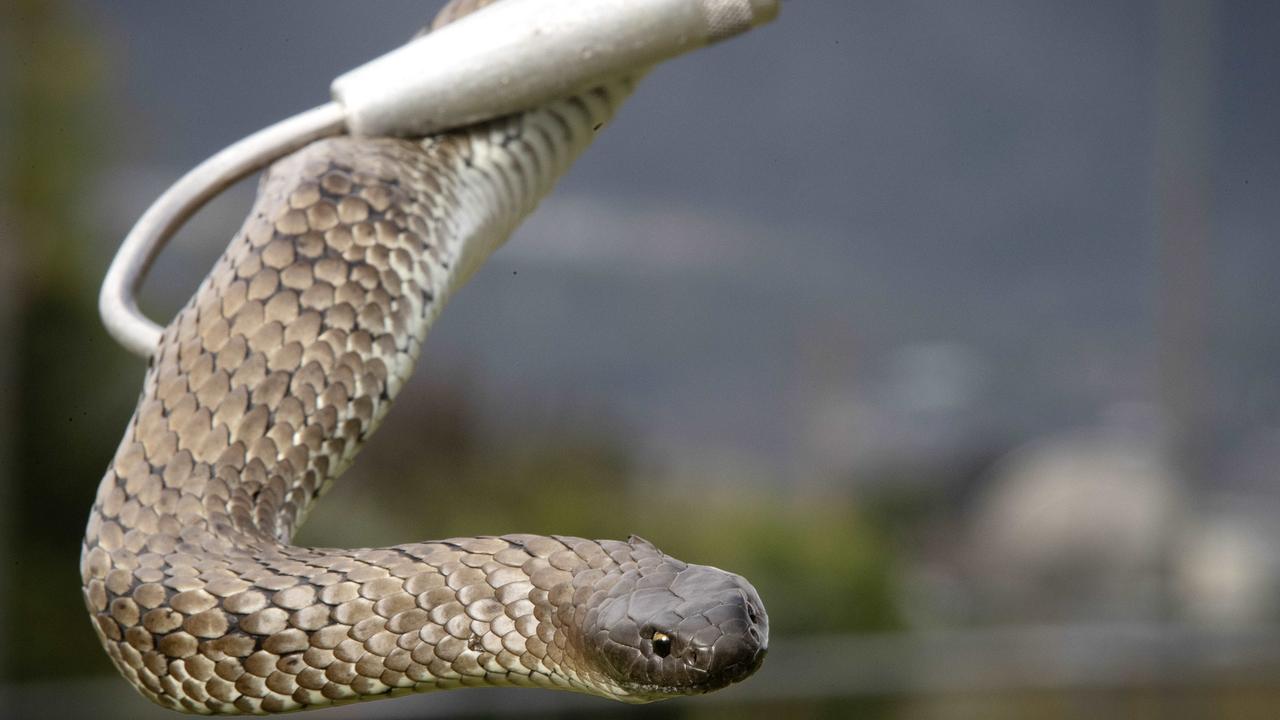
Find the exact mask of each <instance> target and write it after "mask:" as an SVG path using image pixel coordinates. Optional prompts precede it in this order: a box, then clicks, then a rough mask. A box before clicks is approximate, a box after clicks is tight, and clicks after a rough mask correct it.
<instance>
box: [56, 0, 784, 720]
mask: <svg viewBox="0 0 1280 720" xmlns="http://www.w3.org/2000/svg"><path fill="white" fill-rule="evenodd" d="M489 2H491V0H453V1H452V2H450V3H449V4H447V5H446V6H445V7H444V8H443V9H442V10H441V11H440V13H439V14H438V15H437V17H436V19H435V21H434V22H433V23H432V25H431V26H430V27H431V28H438V27H440V26H442V25H444V24H446V23H448V22H451V21H453V20H455V19H457V18H459V17H462V16H464V15H466V14H467V13H470V12H473V11H476V10H478V9H479V8H481V7H483V6H484V5H487V4H489ZM638 76H639V73H637V74H635V75H634V76H630V77H621V78H617V79H614V80H609V81H607V82H603V83H602V84H600V85H599V86H598V87H594V88H591V89H589V90H587V91H584V92H581V93H578V94H577V95H574V96H572V97H568V98H565V99H562V100H557V101H554V102H549V103H546V104H544V105H542V106H539V107H537V108H534V109H531V110H528V111H525V112H521V113H517V114H514V115H510V116H506V117H502V118H499V119H496V120H491V121H488V122H485V123H481V124H477V125H473V126H468V127H465V128H461V129H457V130H453V131H449V132H446V133H441V134H435V135H431V136H428V137H420V138H410V139H404V138H401V139H396V138H356V137H351V136H335V137H331V138H327V139H324V140H319V141H316V142H313V143H312V144H310V145H308V146H306V147H304V148H302V149H301V150H298V151H296V152H295V153H293V154H291V155H289V156H286V157H284V158H282V159H280V160H279V161H277V162H275V163H274V164H273V165H272V166H271V167H270V168H269V169H268V170H267V171H266V172H265V173H264V175H263V177H262V179H261V181H260V182H259V187H258V194H257V197H256V199H255V201H254V204H253V207H252V209H251V210H250V213H249V216H248V217H247V219H246V220H245V222H244V224H243V225H242V227H241V228H240V230H239V231H238V232H237V233H236V234H235V235H234V236H233V237H232V239H231V241H230V244H229V245H228V247H227V249H226V251H225V252H224V254H223V255H222V256H221V257H220V258H219V259H218V260H217V261H216V262H215V264H214V265H213V267H212V269H211V271H210V272H209V274H208V275H207V276H206V277H205V279H204V280H203V281H202V282H201V284H200V285H199V287H198V289H197V291H196V293H195V294H194V295H193V297H192V298H191V299H190V300H189V301H188V302H187V303H186V305H185V306H183V307H182V308H181V309H180V310H179V311H178V312H177V314H176V315H175V317H174V318H173V320H172V321H171V322H170V323H169V325H168V326H167V327H166V328H165V329H164V332H163V334H162V336H161V339H160V342H159V345H158V346H157V347H156V348H155V350H154V352H153V353H152V355H151V357H150V359H149V362H148V366H147V369H146V373H145V378H144V381H143V388H142V391H141V394H140V398H139V401H138V405H137V408H136V410H135V412H134V415H133V417H132V419H131V420H130V422H129V424H128V426H127V428H126V431H125V434H124V437H123V439H122V440H121V443H120V445H119V448H118V450H117V451H116V453H115V455H114V456H113V458H112V459H111V461H110V463H109V467H108V469H107V471H106V473H105V476H104V477H103V479H102V482H101V484H100V485H99V487H98V492H97V496H96V499H95V501H94V504H93V508H92V510H91V512H90V516H89V521H88V526H87V528H86V531H85V536H84V542H83V545H82V550H81V556H80V569H81V577H82V582H83V585H82V590H83V596H84V600H85V604H86V606H87V608H88V611H89V615H90V618H91V620H92V626H93V628H94V630H95V631H96V634H97V636H98V638H99V639H100V640H101V642H102V645H103V647H104V648H105V650H106V652H107V655H108V656H109V657H110V659H111V661H112V662H113V663H114V665H115V667H116V668H117V669H118V670H119V672H120V673H121V674H122V675H123V676H124V678H125V679H126V680H127V681H128V682H129V683H130V684H131V685H132V686H133V687H134V688H136V689H137V690H138V691H139V692H140V693H141V694H142V695H144V696H145V697H147V698H149V699H150V700H152V701H154V702H156V703H158V704H160V705H162V706H165V707H167V708H171V709H174V710H179V711H184V712H190V713H199V714H243V713H250V714H268V713H274V712H282V711H290V710H301V709H309V708H316V707H322V706H326V705H332V704H337V703H347V702H353V701H357V700H366V699H374V698H381V697H390V696H399V695H404V694H408V693H414V692H422V691H430V690H445V689H452V688H460V687H476V686H516V687H543V688H559V689H565V690H571V691H577V692H581V693H587V694H591V695H597V696H603V697H607V698H613V699H616V700H622V701H627V702H649V701H653V700H659V699H664V698H669V697H675V696H681V695H692V694H699V693H704V692H708V691H712V690H716V689H719V688H723V687H725V686H727V685H729V684H731V683H734V682H737V681H739V680H742V679H744V678H746V677H747V676H749V675H750V674H752V673H753V672H754V671H755V670H756V669H757V668H759V667H760V665H761V663H762V662H763V660H764V656H765V654H766V652H767V650H768V636H769V628H768V617H767V614H766V612H765V609H764V605H763V603H762V601H761V599H760V596H759V594H758V593H757V591H756V590H755V589H754V588H753V587H752V585H751V584H750V583H749V582H748V581H747V580H746V579H744V578H743V577H741V576H739V575H737V574H734V573H730V572H727V571H724V570H720V569H718V568H714V567H711V566H705V565H696V564H689V563H685V562H683V561H681V560H678V559H676V558H674V557H671V556H669V555H666V554H665V553H663V552H662V551H661V550H659V549H658V548H657V547H655V546H654V545H653V544H652V543H650V542H648V541H646V540H644V539H642V538H640V537H638V536H635V535H632V536H630V537H629V538H628V539H626V540H588V539H583V538H577V537H569V536H561V535H551V536H543V535H531V534H508V535H501V536H478V537H463V538H451V539H445V540H436V541H429V542H420V543H410V544H404V545H396V546H393V547H384V548H358V549H337V548H322V547H301V546H297V545H293V544H291V542H290V538H291V537H292V535H293V533H294V531H295V530H296V529H297V528H298V527H299V525H300V524H301V523H302V521H303V519H304V518H305V516H306V514H307V511H308V509H309V508H310V507H311V506H312V504H313V501H315V500H316V499H317V498H318V497H319V496H320V495H321V494H322V493H323V492H324V491H325V490H326V489H327V488H328V487H330V486H331V485H332V483H333V481H334V480H335V478H336V477H337V476H338V475H340V474H341V473H342V471H343V470H344V469H345V468H347V467H348V466H349V465H350V464H351V462H352V461H353V459H354V456H355V455H356V453H357V451H358V450H359V449H360V447H361V446H362V444H363V443H364V441H365V440H366V439H367V438H368V437H369V435H370V434H371V433H372V432H374V430H375V429H376V428H377V427H378V425H379V424H380V422H381V421H382V419H383V417H384V416H385V415H386V413H387V411H388V409H389V408H390V406H391V403H392V400H393V399H394V398H395V396H396V394H397V393H398V392H399V390H400V389H401V388H402V387H403V386H404V384H405V382H406V380H407V378H408V376H409V374H410V372H411V370H412V369H413V366H414V364H415V361H416V359H417V357H418V355H419V351H420V346H421V343H422V340H423V338H424V336H425V334H426V332H427V330H428V329H429V327H430V326H431V325H432V322H433V321H434V320H435V318H436V317H437V316H438V314H439V313H440V311H441V308H442V307H443V306H444V304H445V302H446V301H447V300H448V298H449V297H450V296H451V295H452V294H453V293H454V292H455V291H456V290H457V288H458V287H460V286H461V285H462V284H463V283H464V282H465V281H466V279H467V278H468V277H469V276H470V275H471V274H472V273H473V272H474V271H475V270H476V268H477V267H478V266H479V264H480V263H481V262H482V261H483V260H484V259H485V258H486V257H487V256H488V255H489V254H490V253H491V252H492V251H493V250H495V249H496V248H497V247H499V246H500V245H502V244H503V242H505V240H506V238H507V236H508V235H510V233H511V232H512V231H513V230H514V229H515V227H516V226H517V225H518V224H519V222H520V221H521V219H522V218H524V217H525V216H527V215H528V214H529V213H530V212H532V211H533V209H534V207H535V206H536V205H537V203H538V202H539V200H540V199H541V198H542V197H543V196H545V195H546V194H547V193H548V192H550V190H551V188H552V187H553V186H554V184H555V182H556V180H557V179H558V178H559V177H560V176H561V175H562V174H563V173H564V172H565V171H566V169H567V167H568V166H569V164H570V163H571V162H572V161H573V160H574V159H575V158H576V157H577V156H578V155H579V154H580V153H581V152H582V150H583V149H584V148H585V147H586V146H587V145H588V144H589V143H590V142H591V140H592V139H593V138H594V136H595V135H596V134H597V133H598V131H599V130H600V129H601V128H602V127H603V126H604V125H605V124H606V123H607V122H608V121H609V120H610V119H611V118H612V116H613V114H614V112H615V110H616V109H617V107H618V105H619V104H620V103H621V102H622V101H623V100H624V99H625V98H626V97H627V96H628V95H629V94H630V92H631V91H632V89H633V88H634V86H635V83H636V81H637V78H638ZM390 500H393V499H390ZM439 510H440V511H441V512H448V508H447V507H443V508H439Z"/></svg>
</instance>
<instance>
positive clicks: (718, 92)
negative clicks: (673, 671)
mask: <svg viewBox="0 0 1280 720" xmlns="http://www.w3.org/2000/svg"><path fill="white" fill-rule="evenodd" d="M441 4H442V3H441V2H407V1H403V0H397V1H394V2H393V1H390V0H384V2H380V3H376V4H364V3H360V4H355V3H341V2H336V1H325V2H313V1H307V2H303V1H301V0H290V1H288V2H273V3H262V4H256V3H255V4H250V3H203V4H195V3H169V2H162V1H160V0H151V1H142V0H113V1H112V2H90V1H88V0H7V2H5V3H3V5H0V82H2V83H3V85H0V715H3V716H6V717H7V716H13V717H34V716H46V717H47V716H57V715H59V714H66V715H80V714H81V713H84V712H88V711H90V710H91V711H92V712H93V713H94V715H95V716H97V717H121V718H124V717H129V718H147V717H165V716H167V715H166V714H165V713H164V711H161V710H159V709H158V708H154V707H152V706H150V705H149V704H148V703H147V702H146V701H145V700H143V699H142V698H141V697H140V696H138V695H136V694H135V693H133V692H132V691H131V690H129V688H128V687H127V686H126V685H125V684H124V683H123V682H122V681H120V680H119V678H118V677H116V676H115V674H114V671H113V669H112V668H111V666H110V665H109V663H108V661H107V658H106V656H105V654H104V653H103V652H102V651H101V649H100V647H99V646H98V643H97V641H96V639H95V638H94V636H93V633H92V632H91V630H90V627H89V623H88V621H87V617H86V614H85V611H84V608H83V604H82V601H81V598H80V591H79V577H78V572H77V561H78V552H79V543H80V538H81V535H82V532H83V526H84V522H85V519H86V517H87V512H88V509H89V506H90V504H91V502H92V498H93V496H94V492H95V489H96V486H97V483H98V481H99V479H100V477H101V474H102V472H103V469H104V468H105V466H106V463H107V461H108V459H109V457H110V456H111V454H112V453H113V451H114V448H115V445H116V443H117V442H118V439H119V437H120V434H121V433H122V432H123V429H124V427H125V424H126V423H127V421H128V418H129V415H130V413H131V411H132V406H133V403H134V402H135V400H136V397H137V392H138V389H139V387H140V381H141V377H142V372H143V364H142V362H141V361H139V360H137V359H136V358H133V357H131V356H128V355H127V354H126V353H125V352H124V351H123V350H121V349H120V348H119V347H118V346H117V345H115V343H113V342H112V341H111V340H110V339H109V338H108V337H107V336H106V334H105V333H104V331H103V330H102V327H101V325H100V323H99V321H98V318H97V315H96V312H95V297H96V292H97V287H98V283H99V282H100V280H101V278H102V275H103V273H104V271H105V269H106V265H107V263H108V261H109V259H110V257H111V255H112V253H113V252H114V250H115V247H116V245H117V243H118V242H119V240H120V239H121V238H122V237H123V235H124V233H125V232H126V231H127V230H128V228H129V226H130V225H131V224H132V222H133V221H134V220H135V219H136V218H137V216H138V215H139V214H140V213H141V212H142V210H143V209H144V208H145V207H146V206H147V205H148V204H149V203H150V202H151V200H152V199H153V198H155V197H156V196H157V195H158V194H159V193H160V192H161V191H162V190H163V189H164V188H165V187H166V186H167V185H168V184H169V183H170V182H172V180H173V179H175V178H176V177H177V176H178V175H179V174H180V173H182V172H183V171H184V170H186V169H188V168H189V167H191V166H192V165H194V164H195V163H196V162H198V161H199V160H201V159H203V158H204V157H206V156H208V155H209V154H211V153H213V152H214V151H216V150H218V149H219V148H221V147H223V146H224V145H226V144H227V143H229V142H231V141H233V140H235V139H237V138H239V137H241V136H242V135H244V134H246V133H248V132H250V131H253V130H255V129H257V128H259V127H261V126H264V125H266V124H268V123H270V122H273V121H275V120H277V119H280V118H283V117H285V116H287V115H290V114H292V113H294V112H296V111H299V110H302V109H305V108H307V107H310V106H313V105H315V104H317V103H319V102H321V101H323V100H324V99H326V98H327V87H328V83H329V81H330V80H331V79H332V78H333V77H334V76H336V75H337V74H339V73H340V72H342V71H344V70H346V69H348V68H351V67H354V66H355V65H357V64H359V63H361V62H363V61H364V60H366V59H368V58H371V57H374V56H375V55H378V54H380V53H382V52H384V51H385V50H387V49H390V48H391V47H393V46H395V45H397V44H399V43H401V42H403V41H404V40H405V39H407V38H408V37H409V36H410V35H411V34H412V33H413V32H414V30H415V29H416V28H417V27H419V26H420V25H423V24H425V23H426V22H427V21H428V20H429V18H430V17H431V16H432V14H433V13H434V12H435V10H436V9H437V8H438V7H439V5H441ZM1277 38H1280V6H1277V5H1276V4H1274V3H1270V2H1266V1H1265V0H1258V1H1255V2H1249V1H1244V0H1241V1H1233V2H1213V1H1211V0H1168V1H1166V2H1156V1H1154V0H1152V1H1142V0H1133V1H1130V2H1115V3H1073V2H1066V1H1065V0H1062V1H1048V0H1035V1H1030V0H1029V1H1025V2H1023V1H1019V2H1012V1H989V2H949V3H937V2H927V1H924V0H896V1H894V2H883V1H877V2H869V1H860V0H859V1H851V2H819V1H817V0H807V1H805V2H799V1H798V0H793V1H791V2H787V3H785V5H784V7H783V12H782V15H781V17H780V18H779V20H778V21H777V22H776V23H775V24H774V25H772V26H769V27H766V28H764V29H762V30H759V31H757V32H754V33H752V34H750V35H748V36H746V37H743V38H740V39H736V40H734V41H732V42H729V43H726V44H724V45H721V46H717V47H715V48H712V49H709V50H706V51H702V52H698V53H695V54H693V55H690V56H687V57H684V58H682V59H680V60H677V61H675V62H671V63H669V64H667V65H664V66H662V67H660V68H658V69H657V70H656V71H655V72H653V73H652V75H650V76H649V77H648V78H647V79H646V80H645V82H644V83H642V84H641V86H640V88H639V90H638V92H637V93H636V94H635V97H634V98H633V99H632V100H631V101H630V103H629V105H628V106H627V107H626V108H625V109H624V110H623V112H622V113H621V115H620V117H619V118H618V120H617V122H616V123H615V124H614V125H613V126H612V127H611V128H610V129H609V131H608V132H606V133H603V134H602V137H601V139H600V140H599V141H598V142H597V144H596V145H595V146H594V147H593V148H592V149H591V150H590V151H589V152H588V153H587V154H586V156H585V157H584V158H583V160H582V161H581V162H579V163H578V164H577V166H575V168H574V170H573V171H572V172H571V174H570V175H569V176H568V177H567V178H565V180H564V181H563V182H562V183H561V185H560V187H559V189H558V191H557V192H556V193H555V194H554V195H553V196H552V197H551V198H549V199H548V200H546V201H545V202H544V203H543V205H542V207H541V209H540V210H539V211H538V213H537V214H536V215H535V216H534V217H533V218H532V219H531V220H530V221H529V222H528V223H526V225H525V226H524V227H523V228H522V229H521V230H519V231H518V232H517V233H516V235H515V236H514V237H513V239H512V240H511V242H510V244H509V245H508V247H507V248H505V249H504V250H502V251H501V252H499V253H498V254H497V255H496V256H495V257H494V258H493V259H492V260H491V261H490V262H489V264H488V265H487V266H486V267H485V268H484V269H483V270H482V271H481V272H480V273H479V274H478V276H477V277H476V278H475V280H474V281H473V282H472V284H471V285H470V286H469V287H468V288H467V289H466V290H464V291H463V292H462V293H461V294H460V295H459V296H458V297H457V299H456V300H455V301H454V302H453V304H452V305H451V307H450V309H449V311H448V312H446V313H445V314H444V315H443V318H442V319H441V321H440V323H439V325H438V327H437V329H436V330H435V331H434V332H433V334H432V336H431V339H430V340H429V342H428V343H427V347H426V348H425V350H426V351H425V353H424V356H423V360H422V362H421V363H420V365H419V369H418V371H417V375H416V377H415V379H414V380H413V382H412V383H411V384H410V385H409V386H408V387H407V388H406V389H405V390H404V391H403V393H402V394H401V396H400V399H399V401H398V404H397V406H396V407H395V409H394V410H393V412H392V413H391V415H390V417H389V418H388V420H387V422H386V423H385V425H383V429H382V431H381V432H380V433H379V434H378V435H377V436H376V437H375V438H374V439H373V441H372V442H370V443H369V445H368V447H367V449H366V450H365V451H364V453H363V454H362V456H361V457H360V459H359V461H358V462H357V463H356V465H355V467H354V468H353V469H352V470H351V472H350V473H349V474H348V476H347V477H346V478H344V480H343V481H342V482H341V483H339V484H338V486H337V488H336V489H335V490H334V491H333V493H332V494H331V496H330V497H328V498H326V499H325V500H323V501H321V502H320V503H319V505H318V507H317V509H316V511H315V512H314V513H313V514H312V517H311V520H310V521H309V523H308V525H307V526H306V528H304V530H303V532H302V534H301V536H300V537H299V538H298V540H299V542H303V543H314V544H324V545H374V544H392V543H397V542H407V541H413V540H421V539H427V538H436V537H447V536H450V535H470V534H496V533H503V532H514V531H523V532H558V533H565V534H577V535H585V536H588V537H615V538H616V537H625V536H626V535H627V534H628V533H637V534H640V535H643V536H645V537H646V538H648V539H650V540H652V541H654V542H655V543H657V544H658V545H659V546H660V547H662V548H663V549H665V550H667V551H668V552H670V553H672V554H674V555H676V556H678V557H680V558H683V559H686V560H689V561H694V562H703V563H710V564H715V565H719V566H722V567H725V568H727V569H731V570H734V571H737V572H741V573H743V574H745V575H746V576H747V577H749V578H751V579H752V580H753V581H754V583H755V584H756V586H757V587H758V588H759V590H760V592H761V594H762V596H763V597H764V599H765V601H766V604H767V606H768V609H769V613H770V620H771V624H772V642H771V654H770V658H769V660H768V661H767V662H766V664H765V666H764V668H763V670H762V671H761V672H760V673H759V674H758V675H757V676H755V677H754V678H753V679H751V680H750V681H749V682H747V683H744V684H742V685H740V686H736V687H734V688H731V689H729V690H727V691H725V692H722V693H717V694H714V695H711V696H707V697H702V698H692V699H688V700H680V701H673V702H669V703H663V704H659V705H656V706H648V707H644V708H632V707H625V706H621V705H617V704H610V703H608V702H606V701H599V700H595V699H592V698H585V697H579V696H573V695H569V694H566V693H552V692H545V691H514V692H512V691H504V690H485V691H482V692H481V691H467V692H454V693H443V694H435V695H431V694H428V695H424V696H417V697H413V698H405V699H400V700H395V701H387V702H378V703H374V704H366V705H358V706H350V707H344V708H336V709H330V710H323V711H319V712H317V713H316V714H314V715H309V716H308V717H315V718H326V717H327V718H330V719H331V720H337V719H339V718H401V717H403V718H411V717H413V718H417V717H423V718H428V717H445V716H452V717H482V716H494V717H500V716H512V717H513V716H517V715H518V716H522V717H563V716H570V717H611V718H625V717H645V718H655V717H662V718H715V717H735V718H742V717H761V718H763V717H771V718H772V717H812V718H825V717H865V718H968V717H973V718H1001V717H1044V718H1075V717H1089V718H1093V717H1099V716H1103V717H1106V716H1124V717H1151V718H1157V717H1158V718H1171V717H1172V718H1183V717H1188V718H1199V717H1274V716H1275V708H1276V706H1277V705H1278V704H1280V554H1277V552H1276V551H1275V548H1276V547H1277V545H1278V544H1280V521H1278V520H1277V511H1278V510H1280V477H1278V475H1280V324H1278V323H1277V322H1276V320H1275V318H1274V314H1275V309H1276V308H1277V307H1280V272H1278V271H1277V268H1278V267H1280V234H1278V231H1280V209H1278V205H1280V203H1278V202H1277V201H1278V200H1280V132H1277V128H1280V83H1277V82H1276V78H1277V77H1280V54H1278V53H1277V51H1276V39H1277ZM252 191H253V188H252V183H251V182H250V183H244V184H242V185H241V186H239V187H237V188H235V189H234V190H233V191H231V192H229V193H227V194H226V195H225V196H224V197H222V198H220V199H219V200H218V201H217V202H215V203H214V204H213V205H212V206H211V207H209V208H208V209H207V210H206V211H205V212H203V213H201V215H200V216H199V217H197V218H196V219H195V221H194V222H192V223H191V224H190V226H189V227H188V228H187V229H186V230H184V232H183V233H182V235H181V236H180V237H179V238H178V239H177V241H176V242H175V243H174V244H173V245H172V247H171V249H170V250H168V251H167V252H166V254H165V255H164V256H163V257H162V259H161V261H160V262H159V264H158V266H157V267H156V269H155V270H154V271H153V273H152V279H151V280H150V281H149V283H148V287H147V288H146V291H145V292H144V296H143V304H144V307H145V308H146V310H147V311H148V312H150V313H151V314H152V316H153V317H156V318H168V317H170V316H171V315H172V313H173V312H174V311H175V310H176V309H177V307H178V306H179V305H180V304H181V303H182V302H184V301H185V299H186V298H187V297H188V295H189V294H190V292H191V291H192V290H193V288H194V287H195V286H196V284H197V283H198V282H199V279H200V278H201V277H202V276H203V274H204V273H205V272H206V270H207V269H208V267H209V266H210V264H211V263H212V261H213V259H214V258H215V257H216V256H217V255H218V254H219V253H220V252H221V250H222V248H223V246H224V245H225V243H226V240H227V239H228V238H229V237H230V236H231V234H232V233H233V232H234V231H235V229H236V228H237V227H238V226H239V224H240V222H241V219H242V218H243V216H244V214H245V213H246V211H247V209H248V206H249V203H250V201H251V198H252ZM445 506H448V507H450V508H451V510H450V511H449V512H443V511H442V510H441V508H442V507H445ZM458 508H461V510H459V509H458Z"/></svg>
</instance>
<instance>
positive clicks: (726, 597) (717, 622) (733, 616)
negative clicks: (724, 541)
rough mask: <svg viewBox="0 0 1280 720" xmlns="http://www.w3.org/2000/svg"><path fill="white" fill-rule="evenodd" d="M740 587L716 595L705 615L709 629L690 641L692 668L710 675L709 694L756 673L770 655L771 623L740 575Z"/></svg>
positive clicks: (706, 681) (706, 682) (735, 578)
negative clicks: (713, 690)
mask: <svg viewBox="0 0 1280 720" xmlns="http://www.w3.org/2000/svg"><path fill="white" fill-rule="evenodd" d="M730 578H731V579H732V580H733V581H734V583H735V584H738V583H741V584H740V585H739V586H738V587H732V588H729V589H726V590H724V591H721V592H719V593H717V594H716V598H715V600H716V604H715V605H714V606H713V607H710V608H709V609H707V610H705V611H703V612H702V613H701V618H702V619H703V620H704V621H705V622H706V623H707V624H706V626H705V627H703V628H701V629H700V630H698V631H697V632H695V633H693V634H692V635H691V636H690V637H689V638H688V650H687V652H688V653H689V654H690V656H691V657H690V664H691V665H693V666H694V667H695V668H696V669H698V670H700V671H702V672H704V673H705V674H706V676H705V679H704V680H703V682H702V685H703V686H704V687H705V689H707V690H712V689H716V688H721V687H724V686H726V685H729V684H731V683H735V682H738V681H739V680H742V679H744V678H746V677H747V676H749V675H751V674H752V673H754V672H755V671H756V670H757V669H759V668H760V665H761V664H762V663H763V662H764V658H765V655H766V654H767V653H768V651H769V621H768V617H767V616H766V615H765V612H764V605H763V604H762V603H761V602H760V598H759V596H758V595H756V593H755V590H754V589H753V588H752V587H751V586H750V585H747V584H746V581H745V580H742V578H741V577H739V576H736V575H731V576H730Z"/></svg>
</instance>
